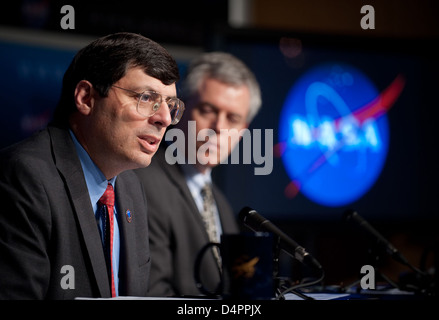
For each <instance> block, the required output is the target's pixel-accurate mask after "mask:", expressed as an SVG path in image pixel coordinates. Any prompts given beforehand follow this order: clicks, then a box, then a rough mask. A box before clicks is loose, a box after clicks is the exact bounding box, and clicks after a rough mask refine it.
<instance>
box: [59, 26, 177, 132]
mask: <svg viewBox="0 0 439 320" xmlns="http://www.w3.org/2000/svg"><path fill="white" fill-rule="evenodd" d="M133 67H141V68H143V71H144V72H145V73H146V74H147V75H149V76H151V77H153V78H156V79H159V80H160V81H161V82H162V83H163V84H165V85H170V84H172V83H175V82H177V81H178V80H179V79H180V75H179V71H178V66H177V63H176V61H175V60H174V58H173V57H172V56H171V55H170V54H169V53H168V51H167V50H166V49H165V48H163V47H162V46H161V45H159V44H158V43H156V42H154V41H153V40H151V39H148V38H146V37H144V36H142V35H140V34H135V33H129V32H119V33H114V34H110V35H107V36H105V37H102V38H99V39H97V40H95V41H93V42H92V43H90V44H89V45H87V46H86V47H84V48H83V49H81V50H80V51H78V53H77V54H76V55H75V57H74V58H73V60H72V62H71V64H70V66H69V67H68V69H67V71H66V73H65V74H64V78H63V85H62V90H61V97H60V100H59V103H58V106H57V108H56V110H55V113H54V118H53V122H55V123H58V124H67V121H68V119H69V116H70V114H72V113H73V112H74V111H76V105H75V102H74V99H73V96H74V91H75V88H76V85H77V84H78V82H79V81H81V80H88V81H90V82H91V83H92V84H93V87H94V88H95V89H96V90H97V92H98V93H99V94H100V95H101V96H102V97H106V96H107V95H108V91H109V90H110V87H111V86H112V85H113V84H114V83H115V82H116V81H118V80H119V79H121V78H122V77H123V76H124V75H125V73H126V71H127V70H128V69H130V68H133Z"/></svg>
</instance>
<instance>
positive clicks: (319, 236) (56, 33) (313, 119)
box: [0, 0, 439, 287]
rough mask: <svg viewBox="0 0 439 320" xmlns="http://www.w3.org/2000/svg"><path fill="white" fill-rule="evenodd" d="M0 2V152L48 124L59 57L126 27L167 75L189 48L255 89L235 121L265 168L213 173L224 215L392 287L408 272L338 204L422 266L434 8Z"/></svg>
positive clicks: (287, 271) (349, 3) (274, 2)
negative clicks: (255, 218) (257, 219)
mask: <svg viewBox="0 0 439 320" xmlns="http://www.w3.org/2000/svg"><path fill="white" fill-rule="evenodd" d="M64 5H70V6H72V7H73V9H74V21H73V24H74V29H63V28H62V26H61V20H62V18H63V17H65V16H66V14H65V13H61V8H62V7H63V6H64ZM364 5H370V6H372V8H373V9H374V12H372V13H373V14H374V21H371V20H370V19H369V20H368V21H366V22H367V23H368V24H369V25H371V23H372V24H373V23H374V28H373V29H363V28H362V25H361V20H362V18H364V17H365V13H361V11H360V10H361V8H362V7H363V6H364ZM2 7H3V8H2V9H1V12H0V101H1V107H0V147H4V146H7V145H9V144H12V143H14V142H16V141H18V140H20V139H23V138H25V137H27V136H29V135H30V134H32V133H33V132H35V131H37V130H38V129H40V128H42V127H43V126H45V125H46V124H47V123H48V121H49V120H50V118H51V115H52V112H53V110H54V108H55V106H56V103H57V100H58V97H59V94H60V90H61V82H62V77H63V74H64V71H65V70H66V68H67V66H68V65H69V63H70V61H71V59H72V58H73V56H74V54H75V53H76V51H77V50H78V49H80V48H82V47H83V46H85V45H86V44H88V43H89V42H90V41H92V40H93V39H95V38H97V37H99V36H102V35H106V34H108V33H112V32H119V31H130V32H137V33H141V34H143V35H145V36H147V37H149V38H151V39H153V40H155V41H157V42H159V43H161V44H162V45H163V46H164V47H166V48H167V49H168V50H169V51H170V52H171V54H172V55H173V56H174V57H175V58H176V60H177V62H178V65H179V68H180V70H181V74H182V76H184V74H185V71H186V67H187V64H188V62H189V61H190V59H192V58H193V57H195V56H197V55H198V54H200V53H201V52H205V51H214V50H221V51H227V52H230V53H233V54H235V55H236V56H238V57H239V58H241V59H242V60H243V61H244V62H245V63H247V65H248V66H249V67H250V68H251V69H252V70H253V71H254V73H255V74H256V77H257V78H258V80H259V82H260V85H261V88H262V99H263V105H262V110H261V112H260V113H259V114H258V115H257V117H256V118H255V120H254V122H253V123H252V124H251V126H250V129H260V130H261V132H262V138H263V139H262V143H267V141H264V137H265V138H267V136H266V135H264V133H265V132H266V131H265V130H271V132H272V133H273V162H272V164H273V170H272V172H271V173H270V174H268V175H255V173H254V169H255V168H257V167H261V166H263V165H261V164H260V163H259V164H258V163H256V161H255V159H253V161H252V163H251V164H243V163H242V161H241V162H240V163H241V164H233V165H221V166H219V167H218V168H217V169H215V172H214V178H215V180H216V181H217V182H218V184H219V185H220V187H221V188H222V189H223V190H224V192H225V193H226V195H227V196H228V197H229V199H230V201H231V202H232V205H233V208H234V210H235V211H236V214H237V215H238V213H239V211H240V210H241V208H243V207H245V206H250V207H252V208H253V209H255V210H257V211H258V212H259V213H260V214H261V215H263V216H264V217H266V218H267V219H269V220H271V221H272V222H273V223H275V224H276V225H278V226H279V227H280V228H281V229H282V230H283V231H284V232H285V233H287V234H288V235H289V236H290V237H292V238H293V239H294V240H296V241H297V242H298V243H300V244H301V245H303V246H304V247H305V248H306V249H307V250H308V252H310V253H312V255H313V256H314V257H316V258H317V260H319V261H320V263H321V264H322V265H323V267H324V269H325V272H326V278H325V284H327V285H334V286H342V287H344V286H349V285H350V284H353V283H355V281H357V280H358V279H359V278H360V269H361V266H363V265H364V264H373V265H374V266H376V267H378V268H379V270H380V272H381V273H382V274H384V275H385V276H387V277H388V278H390V279H392V280H393V281H396V282H401V283H402V282H404V281H406V280H405V279H407V278H410V276H411V274H410V273H411V270H410V269H409V268H407V267H406V266H403V265H401V264H400V263H397V262H396V261H394V260H392V259H391V258H390V257H389V256H388V255H387V254H386V253H385V252H383V248H382V247H379V246H377V245H376V243H375V241H374V240H373V239H372V238H371V237H369V236H368V235H367V234H366V233H364V232H362V230H360V229H359V228H358V226H357V225H355V224H352V223H348V222H347V221H345V219H343V214H344V213H345V212H346V210H350V209H352V210H356V211H357V212H358V213H359V214H360V215H361V216H362V217H363V218H365V219H366V220H367V221H369V223H371V225H373V226H374V227H375V228H376V229H377V230H378V231H379V232H380V233H382V234H383V235H384V236H385V237H386V239H388V240H389V241H390V242H391V243H392V244H393V245H394V246H395V247H396V248H397V249H399V251H400V252H402V253H403V254H404V255H405V256H406V258H407V259H408V260H409V262H410V263H412V264H413V265H414V266H416V267H418V268H422V269H424V270H426V271H428V272H432V270H434V266H435V263H436V265H437V260H438V259H439V258H438V255H437V254H436V255H434V252H435V251H436V252H437V251H438V241H439V228H438V227H439V209H438V199H439V198H438V195H439V188H438V179H439V175H438V165H439V161H438V160H439V159H438V147H439V143H438V139H437V136H438V134H437V132H436V131H437V128H438V126H437V121H438V107H439V104H438V96H437V93H438V88H439V80H438V72H439V61H438V59H439V58H438V51H437V49H436V47H437V43H438V39H439V19H438V18H437V17H438V14H439V3H438V2H437V1H433V0H418V1H408V0H404V1H396V0H393V1H392V0H387V1H360V0H334V1H323V0H309V1H299V0H296V1H294V0H270V1H264V0H253V1H252V0H229V1H226V0H205V1H201V0H195V1H185V2H172V3H168V2H166V3H165V2H160V1H145V2H138V1H130V0H126V1H81V2H80V1H68V2H67V1H50V0H22V1H14V2H13V3H10V4H8V6H5V5H4V4H3V6H2ZM369 13H370V12H369ZM69 24H70V26H72V21H69ZM311 87H312V88H313V90H311V89H310V88H311ZM435 132H436V133H435ZM253 138H254V137H253ZM262 152H263V153H264V152H265V149H264V148H262ZM266 156H269V155H266ZM435 259H436V262H435ZM280 274H281V275H284V276H286V277H290V278H293V279H300V278H301V277H302V276H303V275H304V274H306V270H303V268H302V266H301V265H300V264H298V263H297V262H296V261H294V260H293V259H292V258H290V257H289V256H286V255H281V259H280Z"/></svg>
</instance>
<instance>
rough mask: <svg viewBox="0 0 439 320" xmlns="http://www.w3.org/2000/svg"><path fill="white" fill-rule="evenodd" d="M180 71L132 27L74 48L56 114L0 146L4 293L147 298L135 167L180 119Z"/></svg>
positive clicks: (143, 222)
mask: <svg viewBox="0 0 439 320" xmlns="http://www.w3.org/2000/svg"><path fill="white" fill-rule="evenodd" d="M178 79H179V72H178V68H177V64H176V62H175V60H174V59H173V58H172V57H171V56H170V55H169V53H168V52H167V51H166V50H165V49H164V48H163V47H161V46H160V45H159V44H157V43H155V42H154V41H151V40H150V39H148V38H145V37H143V36H141V35H137V34H131V33H116V34H112V35H108V36H106V37H102V38H100V39H97V40H95V41H94V42H92V43H91V44H89V45H88V46H86V47H85V48H83V49H82V50H80V51H79V52H78V53H77V54H76V56H75V57H74V59H73V61H72V63H71V64H70V66H69V68H68V69H67V71H66V73H65V75H64V80H63V88H62V92H61V98H60V101H59V104H58V106H57V108H56V110H55V114H54V118H53V121H52V122H51V123H50V124H49V125H48V126H47V128H45V129H43V130H42V131H40V132H38V133H36V134H35V135H34V136H32V137H30V138H28V139H27V140H25V141H22V142H19V143H18V144H15V145H13V146H10V147H8V148H5V149H3V150H2V151H1V153H0V168H1V169H0V197H1V202H0V203H1V206H0V299H73V298H76V297H116V296H122V295H125V296H145V295H146V292H147V289H148V279H149V272H150V263H151V261H150V251H149V244H148V224H147V205H146V201H145V196H144V193H143V190H142V187H141V185H140V182H139V180H138V179H137V177H136V175H135V174H134V173H133V172H131V169H136V168H141V167H146V166H148V165H149V164H150V162H151V158H152V157H153V156H154V154H155V152H156V151H157V149H158V146H159V144H160V141H161V140H162V137H163V135H164V132H165V130H166V128H167V127H168V126H169V125H171V124H176V123H178V121H179V119H180V118H181V116H182V113H183V111H184V104H183V103H182V102H181V101H180V100H179V99H178V98H177V97H176V86H175V83H176V81H178Z"/></svg>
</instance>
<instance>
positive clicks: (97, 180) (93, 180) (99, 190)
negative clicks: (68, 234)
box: [69, 130, 117, 212]
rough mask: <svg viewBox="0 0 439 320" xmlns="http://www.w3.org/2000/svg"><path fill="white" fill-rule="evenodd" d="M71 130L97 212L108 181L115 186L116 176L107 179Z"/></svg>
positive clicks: (91, 199) (94, 208) (92, 202)
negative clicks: (98, 203)
mask: <svg viewBox="0 0 439 320" xmlns="http://www.w3.org/2000/svg"><path fill="white" fill-rule="evenodd" d="M69 131H70V135H71V137H72V139H73V143H74V145H75V148H76V151H77V153H78V156H79V160H80V162H81V166H82V171H83V172H84V177H85V182H86V184H87V189H88V194H89V196H90V201H91V204H92V206H93V212H96V209H97V202H98V200H99V199H100V198H101V196H102V195H103V194H104V192H105V190H106V189H107V185H108V182H110V183H111V184H112V185H113V188H115V183H116V178H117V176H116V177H113V178H111V179H110V180H107V179H106V178H105V176H104V174H103V173H102V171H101V170H100V169H99V168H98V167H97V166H96V164H95V163H94V162H93V160H92V159H91V158H90V156H89V154H88V153H87V151H86V150H85V149H84V148H83V147H82V145H81V144H80V143H79V141H78V140H77V139H76V137H75V134H74V133H73V132H72V131H71V130H69Z"/></svg>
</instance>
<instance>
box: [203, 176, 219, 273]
mask: <svg viewBox="0 0 439 320" xmlns="http://www.w3.org/2000/svg"><path fill="white" fill-rule="evenodd" d="M201 196H202V197H203V212H201V216H202V217H203V221H204V226H205V228H206V231H207V234H208V236H209V241H210V242H216V243H219V241H220V238H219V235H218V228H217V225H216V220H215V213H214V206H215V200H214V198H213V193H212V188H211V186H210V184H208V183H206V184H205V185H204V187H203V188H202V189H201ZM212 249H213V254H214V256H215V259H216V261H217V263H218V266H219V267H221V258H220V254H219V251H218V247H212Z"/></svg>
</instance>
